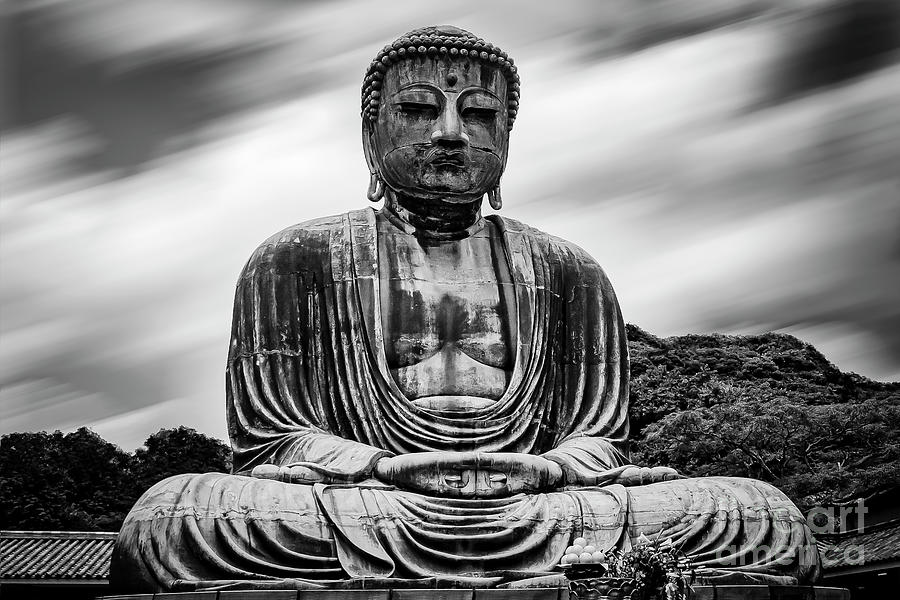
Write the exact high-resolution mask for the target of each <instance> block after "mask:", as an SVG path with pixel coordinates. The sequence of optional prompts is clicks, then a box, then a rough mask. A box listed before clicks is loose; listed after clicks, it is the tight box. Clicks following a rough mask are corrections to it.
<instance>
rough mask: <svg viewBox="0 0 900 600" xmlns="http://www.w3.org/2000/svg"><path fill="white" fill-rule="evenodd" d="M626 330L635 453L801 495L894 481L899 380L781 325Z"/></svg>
mask: <svg viewBox="0 0 900 600" xmlns="http://www.w3.org/2000/svg"><path fill="white" fill-rule="evenodd" d="M628 334H629V347H630V351H631V357H632V387H631V407H630V414H631V422H632V430H633V431H632V442H633V450H634V451H633V458H634V459H635V461H636V462H638V463H640V464H647V465H665V466H671V467H674V468H676V469H677V470H678V471H679V472H681V473H682V474H685V475H689V476H709V475H731V476H740V477H752V478H755V479H762V480H764V481H770V482H772V483H774V484H775V485H776V486H778V487H779V488H780V489H782V490H784V491H785V492H786V493H787V494H788V495H789V496H791V497H792V498H793V499H794V500H795V502H797V503H798V504H799V505H801V506H810V505H812V504H815V503H819V502H824V501H829V500H834V499H838V498H842V497H846V496H853V495H864V494H866V493H869V492H873V491H876V490H878V489H882V488H886V487H890V486H893V485H900V384H896V383H879V382H875V381H870V380H868V379H866V378H864V377H860V376H859V375H856V374H853V373H849V374H848V373H841V372H840V371H839V370H838V369H837V368H836V367H835V366H834V365H832V364H831V363H829V362H828V361H827V360H826V359H825V358H824V357H823V356H822V355H821V354H820V353H819V352H818V351H816V350H815V349H814V348H813V347H812V346H810V345H808V344H804V343H802V342H800V341H799V340H797V339H796V338H794V337H792V336H788V335H783V334H765V335H758V336H725V335H687V336H680V337H673V338H667V339H660V338H657V337H654V336H652V335H650V334H648V333H646V332H644V331H642V330H640V329H639V328H637V327H634V326H633V325H629V326H628Z"/></svg>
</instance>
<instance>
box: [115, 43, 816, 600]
mask: <svg viewBox="0 0 900 600" xmlns="http://www.w3.org/2000/svg"><path fill="white" fill-rule="evenodd" d="M401 51H402V52H401ZM518 86H519V83H518V76H517V74H516V71H515V67H514V66H513V64H512V61H511V59H508V57H507V56H506V55H505V53H503V52H502V51H501V50H499V49H498V48H496V47H494V46H492V45H489V44H487V43H485V42H484V41H483V40H479V39H477V38H475V37H474V36H472V35H471V34H469V33H467V32H464V31H462V30H459V29H456V28H453V27H438V28H426V29H423V30H417V31H415V32H411V33H410V34H407V35H406V36H404V38H401V39H400V40H398V41H397V42H395V43H394V44H392V45H391V46H388V47H386V48H385V49H384V50H383V51H382V52H381V53H379V55H378V58H377V59H376V61H374V62H373V63H372V65H371V67H370V69H369V73H368V75H367V77H366V82H365V83H364V88H363V146H364V148H365V154H366V159H367V161H368V164H369V167H370V172H371V182H370V186H369V193H368V196H369V198H370V199H372V200H376V201H378V200H381V199H382V198H383V199H384V207H383V208H382V209H380V210H373V209H362V210H358V211H354V212H351V213H349V214H344V215H338V216H334V217H326V218H322V219H317V220H314V221H310V222H306V223H302V224H300V225H295V226H293V227H289V228H288V229H285V230H284V231H282V232H280V233H278V234H276V235H275V236H273V237H271V238H270V239H268V240H266V241H265V242H263V244H262V245H260V247H259V248H258V249H257V250H256V252H254V253H253V255H252V256H251V257H250V260H249V262H248V263H247V265H246V267H245V269H244V271H243V274H242V275H241V277H240V280H239V282H238V286H237V293H236V298H235V308H234V322H233V329H232V337H231V346H230V349H229V359H228V368H227V398H228V399H227V410H228V423H229V433H230V436H231V441H232V445H233V448H234V465H235V467H234V468H235V473H234V474H231V475H225V474H220V473H209V474H201V475H181V476H177V477H173V478H170V479H167V480H165V481H163V482H160V483H159V484H157V485H156V486H154V487H153V488H152V489H150V490H149V491H148V492H147V493H146V494H145V495H144V496H143V497H142V498H141V499H140V500H139V501H138V503H137V504H136V506H135V507H134V509H133V510H132V511H131V513H130V515H129V516H128V519H127V520H126V522H125V525H124V527H123V529H122V532H121V534H120V536H119V540H118V544H117V547H116V551H115V554H114V558H113V567H112V581H113V584H114V585H115V586H117V587H118V588H119V589H121V590H123V591H134V592H137V591H166V590H196V589H226V588H236V589H279V588H281V589H285V588H286V589H298V588H316V587H359V585H360V584H359V582H360V580H363V579H364V580H365V582H366V584H365V587H367V588H369V589H371V588H374V587H378V585H381V586H382V587H396V588H402V587H431V588H434V587H479V588H485V587H495V586H501V585H512V586H521V585H525V584H528V583H529V582H527V581H526V580H529V579H531V580H533V581H532V582H530V584H535V582H536V583H537V584H545V585H547V586H554V585H559V584H560V577H559V575H558V573H555V572H554V571H553V569H554V567H555V565H557V563H558V562H559V560H560V558H561V557H562V555H563V553H564V550H565V548H566V547H567V546H568V545H569V544H570V542H571V540H572V539H574V538H576V537H585V538H587V539H588V540H589V542H591V543H592V544H593V545H595V546H597V547H598V548H601V549H609V548H613V547H617V548H628V547H629V546H630V545H631V544H632V543H633V542H634V541H635V540H636V539H637V538H639V536H641V535H647V536H649V537H651V538H653V537H657V536H661V537H665V538H672V540H673V541H674V542H675V543H676V544H680V545H683V548H684V550H685V552H686V553H687V554H688V555H689V556H690V557H691V558H692V559H693V561H694V562H695V564H696V565H697V566H699V567H703V569H704V570H703V571H702V573H703V576H704V578H705V579H706V580H707V581H710V582H723V581H734V580H738V581H742V582H760V583H766V584H769V583H781V584H792V583H796V582H797V581H800V582H809V581H812V580H814V579H815V577H816V575H817V573H818V557H817V554H816V550H815V542H814V540H813V537H812V535H811V534H810V531H809V529H808V528H807V526H806V523H805V521H804V519H803V517H802V515H801V514H800V512H799V511H798V510H797V508H796V507H795V506H794V505H793V504H792V503H791V502H790V500H788V499H787V498H786V497H785V496H784V495H783V494H782V493H781V492H780V491H778V490H777V489H775V488H774V487H772V486H771V485H769V484H766V483H762V482H758V481H752V480H748V479H738V478H704V479H685V478H681V477H679V476H678V475H677V474H676V473H675V472H674V471H673V470H672V469H668V468H666V467H655V468H639V467H636V466H634V465H631V464H629V462H628V458H627V453H626V443H627V440H628V411H627V400H628V353H627V346H626V340H625V331H624V325H623V321H622V316H621V314H620V312H619V306H618V304H617V302H616V298H615V294H614V292H613V288H612V286H611V285H610V283H609V281H608V280H607V278H606V276H605V275H604V273H603V271H602V269H601V268H600V267H599V266H598V265H597V263H596V262H595V261H594V259H593V258H591V257H590V256H589V255H588V254H586V253H585V252H584V251H583V250H581V249H580V248H578V247H577V246H575V245H573V244H570V243H568V242H566V241H564V240H560V239H558V238H555V237H552V236H549V235H547V234H545V233H543V232H541V231H539V230H537V229H533V228H531V227H528V226H526V225H523V224H521V223H518V222H516V221H514V220H512V219H508V218H505V217H498V216H493V217H487V218H485V217H483V216H482V214H481V203H482V199H483V198H484V196H485V195H487V196H488V198H489V200H490V201H491V203H492V205H494V206H495V208H499V206H500V205H501V195H500V192H499V186H500V177H501V175H502V173H503V169H504V166H505V164H506V157H507V146H508V141H509V130H510V129H511V127H512V123H513V120H514V117H515V113H516V112H517V111H518V99H519V89H518ZM538 577H544V579H535V578H538Z"/></svg>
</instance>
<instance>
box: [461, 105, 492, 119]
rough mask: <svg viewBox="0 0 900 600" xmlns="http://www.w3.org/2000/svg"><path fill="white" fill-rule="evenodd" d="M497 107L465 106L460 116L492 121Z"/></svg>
mask: <svg viewBox="0 0 900 600" xmlns="http://www.w3.org/2000/svg"><path fill="white" fill-rule="evenodd" d="M497 112H498V111H497V109H495V108H485V107H482V106H467V107H465V108H463V109H462V117H463V118H464V119H479V120H483V121H493V120H494V117H495V116H496V115H497Z"/></svg>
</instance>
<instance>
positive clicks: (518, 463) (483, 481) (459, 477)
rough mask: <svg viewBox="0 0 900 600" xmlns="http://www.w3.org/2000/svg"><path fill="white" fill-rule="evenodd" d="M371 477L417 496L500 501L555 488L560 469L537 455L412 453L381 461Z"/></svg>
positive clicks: (559, 476)
mask: <svg viewBox="0 0 900 600" xmlns="http://www.w3.org/2000/svg"><path fill="white" fill-rule="evenodd" d="M375 476H376V477H377V478H378V479H380V480H381V481H384V482H385V483H390V484H393V485H396V486H397V487H399V488H403V489H407V490H410V491H414V492H419V493H422V494H429V495H434V496H446V497H451V498H502V497H506V496H511V495H513V494H518V493H520V492H536V491H540V490H548V489H554V488H556V487H557V486H558V485H559V484H560V482H561V481H562V469H561V468H560V467H559V465H557V464H556V463H554V462H552V461H550V460H547V459H545V458H543V457H540V456H534V455H531V454H518V453H513V452H496V453H493V452H415V453H412V454H401V455H400V456H393V457H388V458H382V459H380V460H379V461H378V463H377V464H376V465H375Z"/></svg>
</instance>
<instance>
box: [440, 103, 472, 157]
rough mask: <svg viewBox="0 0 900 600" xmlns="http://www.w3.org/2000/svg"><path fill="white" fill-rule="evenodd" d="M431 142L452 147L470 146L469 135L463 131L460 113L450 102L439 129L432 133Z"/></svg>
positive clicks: (442, 116)
mask: <svg viewBox="0 0 900 600" xmlns="http://www.w3.org/2000/svg"><path fill="white" fill-rule="evenodd" d="M431 141H432V142H433V143H435V144H446V145H450V146H456V145H463V146H466V145H468V144H469V135H468V134H467V133H466V132H465V131H463V126H462V121H461V119H460V118H459V112H457V110H456V107H455V106H453V105H452V103H449V102H448V106H447V107H446V108H444V110H443V111H442V113H441V119H440V121H438V126H437V129H435V130H434V131H433V132H432V133H431Z"/></svg>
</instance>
